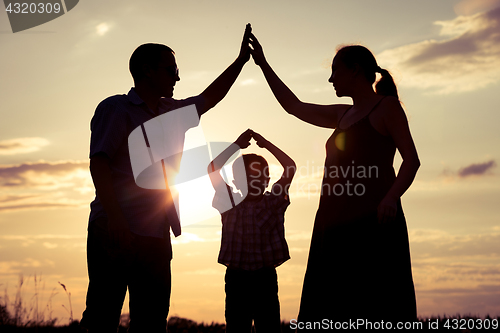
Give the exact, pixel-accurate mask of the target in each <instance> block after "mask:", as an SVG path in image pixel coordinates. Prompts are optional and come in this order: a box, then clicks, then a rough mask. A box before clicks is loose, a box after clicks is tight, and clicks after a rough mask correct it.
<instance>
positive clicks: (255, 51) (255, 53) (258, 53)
mask: <svg viewBox="0 0 500 333" xmlns="http://www.w3.org/2000/svg"><path fill="white" fill-rule="evenodd" d="M250 45H251V46H252V49H251V50H250V53H251V54H252V58H253V61H254V62H255V64H256V65H257V66H262V65H264V64H265V63H266V62H267V61H266V57H264V50H263V49H262V46H261V45H260V43H259V41H258V40H257V37H255V36H254V34H252V33H250Z"/></svg>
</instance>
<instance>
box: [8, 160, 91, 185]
mask: <svg viewBox="0 0 500 333" xmlns="http://www.w3.org/2000/svg"><path fill="white" fill-rule="evenodd" d="M88 167H89V164H88V162H82V161H63V162H54V163H49V162H38V163H24V164H20V165H14V166H0V187H10V188H12V187H28V186H33V185H37V186H40V185H42V186H44V185H47V186H50V185H53V184H54V181H53V180H51V179H53V178H54V177H55V178H57V177H60V176H65V175H68V174H70V173H72V172H75V171H77V170H79V169H80V170H81V169H84V170H87V171H88ZM42 175H44V176H51V177H48V179H47V177H44V178H43V179H44V180H41V177H40V176H42Z"/></svg>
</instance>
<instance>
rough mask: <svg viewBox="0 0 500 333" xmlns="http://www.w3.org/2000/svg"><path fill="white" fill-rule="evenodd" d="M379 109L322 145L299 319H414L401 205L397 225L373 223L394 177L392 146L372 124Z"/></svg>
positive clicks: (404, 225) (337, 130)
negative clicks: (320, 181) (319, 183)
mask: <svg viewBox="0 0 500 333" xmlns="http://www.w3.org/2000/svg"><path fill="white" fill-rule="evenodd" d="M377 105H378V104H377ZM377 105H375V106H374V108H373V109H372V110H371V111H370V112H369V113H368V115H366V116H365V117H364V118H363V119H361V120H360V121H358V122H356V123H355V124H353V125H351V126H350V127H348V128H346V129H344V130H342V129H339V128H337V129H336V130H335V131H334V133H333V134H332V136H331V137H330V138H329V139H328V141H327V143H326V152H327V156H326V161H325V174H324V178H323V184H322V193H321V199H320V204H319V208H318V211H317V214H316V220H315V222H314V230H313V235H312V239H311V247H310V252H309V259H308V263H307V270H306V274H305V277H304V285H303V289H302V298H301V304H300V311H299V317H298V321H302V322H311V321H321V320H323V319H331V320H339V319H384V320H412V319H416V300H415V289H414V285H413V279H412V272H411V260H410V250H409V244H408V232H407V228H406V220H405V216H404V214H403V210H402V207H401V202H399V203H398V211H397V216H396V219H395V220H394V222H392V223H389V224H385V225H382V224H379V223H378V220H377V206H378V205H379V203H380V201H381V200H382V199H383V198H384V196H385V195H386V194H387V192H388V191H389V189H390V188H391V186H392V184H393V183H394V180H395V178H396V176H395V172H394V168H393V160H394V154H395V152H396V146H395V143H394V141H393V140H392V138H391V137H390V136H384V135H382V134H380V133H379V132H378V131H377V130H375V129H374V128H373V126H372V125H371V123H370V120H369V115H370V113H371V112H372V111H373V110H374V109H376V107H377ZM344 114H345V113H344ZM339 123H340V121H339Z"/></svg>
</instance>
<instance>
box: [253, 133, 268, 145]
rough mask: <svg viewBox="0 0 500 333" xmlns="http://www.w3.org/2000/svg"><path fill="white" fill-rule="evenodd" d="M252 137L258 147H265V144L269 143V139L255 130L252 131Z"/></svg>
mask: <svg viewBox="0 0 500 333" xmlns="http://www.w3.org/2000/svg"><path fill="white" fill-rule="evenodd" d="M252 138H254V140H255V142H256V143H257V146H259V147H260V148H266V146H267V144H268V143H269V141H267V140H266V139H265V138H264V137H263V136H262V135H260V134H259V133H257V132H253V133H252Z"/></svg>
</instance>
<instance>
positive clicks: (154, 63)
mask: <svg viewBox="0 0 500 333" xmlns="http://www.w3.org/2000/svg"><path fill="white" fill-rule="evenodd" d="M164 51H167V52H172V54H175V53H174V51H173V50H172V49H171V48H170V47H168V46H167V45H163V44H155V43H148V44H142V45H141V46H139V47H138V48H136V49H135V51H134V53H132V56H131V57H130V61H129V69H130V74H132V77H133V78H134V82H137V81H139V80H141V79H142V78H143V77H144V76H146V73H144V65H149V66H150V67H151V68H158V64H159V63H160V60H161V54H162V52H164Z"/></svg>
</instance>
